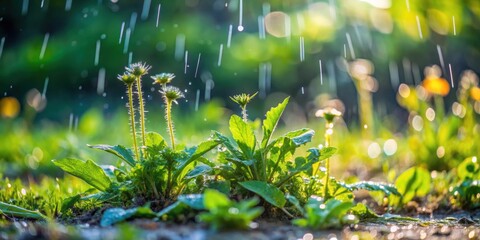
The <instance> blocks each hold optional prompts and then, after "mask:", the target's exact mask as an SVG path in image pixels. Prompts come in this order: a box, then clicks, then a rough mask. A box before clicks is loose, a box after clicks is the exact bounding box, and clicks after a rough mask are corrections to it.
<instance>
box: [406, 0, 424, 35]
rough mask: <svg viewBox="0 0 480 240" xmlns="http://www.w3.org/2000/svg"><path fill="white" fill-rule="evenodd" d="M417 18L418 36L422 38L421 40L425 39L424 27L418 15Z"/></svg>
mask: <svg viewBox="0 0 480 240" xmlns="http://www.w3.org/2000/svg"><path fill="white" fill-rule="evenodd" d="M407 1H408V0H407ZM415 18H416V19H417V28H418V35H419V36H420V39H423V33H422V26H420V18H418V15H417V16H415Z"/></svg>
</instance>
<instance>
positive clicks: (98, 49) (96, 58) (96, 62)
mask: <svg viewBox="0 0 480 240" xmlns="http://www.w3.org/2000/svg"><path fill="white" fill-rule="evenodd" d="M99 60H100V40H97V46H96V48H95V62H94V63H95V66H98V61H99Z"/></svg>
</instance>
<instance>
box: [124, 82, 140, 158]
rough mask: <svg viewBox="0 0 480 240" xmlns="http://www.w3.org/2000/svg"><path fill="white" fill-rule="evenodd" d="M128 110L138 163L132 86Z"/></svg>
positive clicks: (130, 87) (130, 86)
mask: <svg viewBox="0 0 480 240" xmlns="http://www.w3.org/2000/svg"><path fill="white" fill-rule="evenodd" d="M127 88H128V108H129V112H128V113H129V115H130V126H131V130H132V139H133V149H134V153H135V159H136V160H137V161H138V146H137V133H136V131H135V112H134V108H133V90H132V85H131V84H130V85H128V86H127Z"/></svg>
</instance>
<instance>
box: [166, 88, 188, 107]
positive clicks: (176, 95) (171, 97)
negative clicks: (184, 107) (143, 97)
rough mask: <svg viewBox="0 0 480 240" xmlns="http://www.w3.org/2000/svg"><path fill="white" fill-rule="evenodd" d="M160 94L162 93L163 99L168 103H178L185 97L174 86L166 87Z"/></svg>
mask: <svg viewBox="0 0 480 240" xmlns="http://www.w3.org/2000/svg"><path fill="white" fill-rule="evenodd" d="M160 93H162V95H163V99H165V101H166V102H174V103H177V99H180V98H184V97H185V96H184V95H183V93H182V91H180V89H179V88H177V87H173V86H167V87H165V88H164V89H163V90H161V91H160Z"/></svg>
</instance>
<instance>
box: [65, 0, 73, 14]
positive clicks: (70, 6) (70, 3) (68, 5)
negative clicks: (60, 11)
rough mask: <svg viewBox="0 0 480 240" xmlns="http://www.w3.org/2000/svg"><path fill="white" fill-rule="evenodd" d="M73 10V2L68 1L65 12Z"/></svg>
mask: <svg viewBox="0 0 480 240" xmlns="http://www.w3.org/2000/svg"><path fill="white" fill-rule="evenodd" d="M70 9H72V0H66V1H65V11H66V12H68V11H70Z"/></svg>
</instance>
